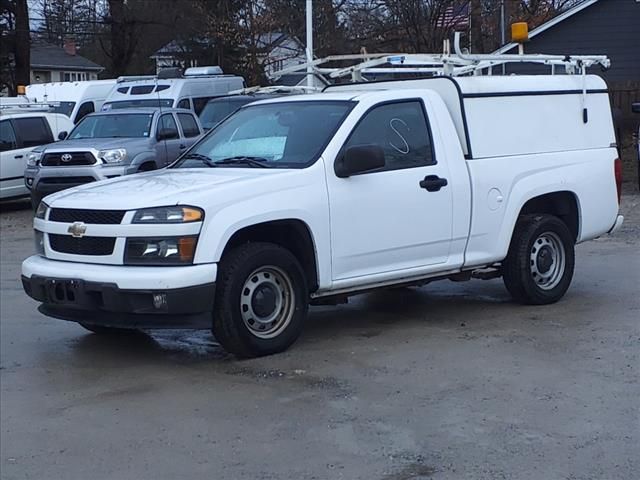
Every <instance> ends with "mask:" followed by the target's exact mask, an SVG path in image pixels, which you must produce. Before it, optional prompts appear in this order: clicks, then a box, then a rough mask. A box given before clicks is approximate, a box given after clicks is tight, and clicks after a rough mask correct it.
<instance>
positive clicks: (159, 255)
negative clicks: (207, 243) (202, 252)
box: [124, 235, 198, 266]
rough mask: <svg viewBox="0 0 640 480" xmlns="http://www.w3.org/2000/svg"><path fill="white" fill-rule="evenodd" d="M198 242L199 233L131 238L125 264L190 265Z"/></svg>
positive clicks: (125, 252) (125, 255)
mask: <svg viewBox="0 0 640 480" xmlns="http://www.w3.org/2000/svg"><path fill="white" fill-rule="evenodd" d="M197 243H198V236H197V235H190V236H185V237H160V238H129V239H127V245H126V247H125V251H124V263H125V265H158V266H160V265H190V264H192V263H193V256H194V254H195V252H196V244H197Z"/></svg>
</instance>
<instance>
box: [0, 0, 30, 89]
mask: <svg viewBox="0 0 640 480" xmlns="http://www.w3.org/2000/svg"><path fill="white" fill-rule="evenodd" d="M29 33H30V32H29V9H28V7H27V0H0V38H2V41H0V91H2V90H5V89H6V90H7V91H8V93H9V94H10V95H15V94H16V87H17V86H18V85H28V84H29V83H30V81H31V38H30V35H29Z"/></svg>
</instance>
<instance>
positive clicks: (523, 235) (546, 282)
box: [502, 214, 575, 305]
mask: <svg viewBox="0 0 640 480" xmlns="http://www.w3.org/2000/svg"><path fill="white" fill-rule="evenodd" d="M574 244H575V241H574V238H573V236H572V235H571V232H570V231H569V229H568V228H567V226H566V225H565V223H564V222H563V221H562V220H560V219H559V218H558V217H555V216H553V215H543V214H536V215H523V216H521V217H520V218H519V219H518V222H517V223H516V228H515V230H514V232H513V237H512V238H511V245H510V246H509V253H508V254H507V258H506V259H505V260H504V262H503V266H502V267H503V268H502V273H503V281H504V284H505V286H506V287H507V290H509V293H511V296H512V297H513V298H514V300H516V301H517V302H520V303H524V304H527V305H546V304H549V303H555V302H557V301H558V300H560V299H561V298H562V297H563V295H564V294H565V293H566V291H567V289H568V288H569V285H570V284H571V280H572V278H573V268H574V264H575V252H574ZM549 262H551V264H549Z"/></svg>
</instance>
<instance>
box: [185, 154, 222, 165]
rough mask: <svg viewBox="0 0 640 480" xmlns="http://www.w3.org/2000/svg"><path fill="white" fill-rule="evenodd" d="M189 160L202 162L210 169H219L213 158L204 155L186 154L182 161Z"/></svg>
mask: <svg viewBox="0 0 640 480" xmlns="http://www.w3.org/2000/svg"><path fill="white" fill-rule="evenodd" d="M188 159H193V160H201V161H202V162H203V163H205V164H207V165H208V166H209V167H217V165H216V162H214V160H213V158H211V157H209V156H207V155H204V154H202V153H195V152H194V153H188V154H186V155H185V156H184V157H182V160H188Z"/></svg>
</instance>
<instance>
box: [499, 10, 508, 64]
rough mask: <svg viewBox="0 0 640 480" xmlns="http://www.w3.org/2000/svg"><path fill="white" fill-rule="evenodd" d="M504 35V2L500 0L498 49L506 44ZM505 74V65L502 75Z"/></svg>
mask: <svg viewBox="0 0 640 480" xmlns="http://www.w3.org/2000/svg"><path fill="white" fill-rule="evenodd" d="M505 37H506V33H505V24H504V0H500V47H504V45H505V43H506V38H505ZM506 73H507V69H506V66H505V64H504V63H503V64H502V75H505V74H506Z"/></svg>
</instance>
